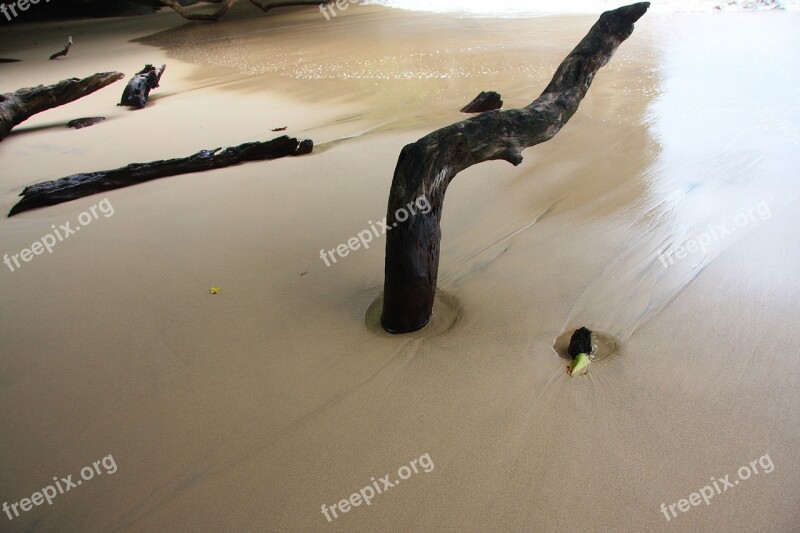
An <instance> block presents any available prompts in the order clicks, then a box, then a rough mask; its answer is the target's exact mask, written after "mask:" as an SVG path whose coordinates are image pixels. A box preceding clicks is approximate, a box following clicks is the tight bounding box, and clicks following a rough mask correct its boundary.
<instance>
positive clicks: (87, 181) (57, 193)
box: [8, 135, 314, 217]
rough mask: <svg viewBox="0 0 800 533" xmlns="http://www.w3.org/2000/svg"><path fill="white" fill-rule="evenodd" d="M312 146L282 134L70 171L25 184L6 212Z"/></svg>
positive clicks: (299, 151)
mask: <svg viewBox="0 0 800 533" xmlns="http://www.w3.org/2000/svg"><path fill="white" fill-rule="evenodd" d="M313 148H314V143H313V141H311V140H310V139H306V140H303V141H298V140H297V139H295V138H292V137H288V136H285V135H284V136H283V137H278V138H276V139H272V140H271V141H266V142H250V143H244V144H240V145H239V146H233V147H230V148H226V149H224V150H222V149H221V148H214V149H212V150H200V151H199V152H197V153H196V154H194V155H190V156H189V157H183V158H179V159H167V160H164V161H153V162H150V163H132V164H130V165H128V166H126V167H122V168H117V169H114V170H101V171H99V172H89V173H81V174H73V175H71V176H67V177H64V178H61V179H57V180H53V181H45V182H42V183H37V184H35V185H31V186H29V187H25V189H24V190H23V191H22V193H21V194H20V196H22V200H20V201H19V202H18V203H17V205H15V206H14V207H12V208H11V211H10V212H9V213H8V216H10V217H11V216H14V215H16V214H17V213H21V212H23V211H27V210H28V209H33V208H36V207H44V206H48V205H56V204H60V203H62V202H68V201H70V200H75V199H77V198H83V197H84V196H90V195H92V194H97V193H101V192H105V191H110V190H113V189H120V188H122V187H128V186H130V185H135V184H137V183H143V182H146V181H151V180H154V179H158V178H164V177H167V176H177V175H179V174H189V173H192V172H202V171H204V170H212V169H216V168H224V167H229V166H233V165H238V164H239V163H243V162H245V161H263V160H266V159H277V158H280V157H286V156H298V155H305V154H308V153H310V152H311V151H312V150H313Z"/></svg>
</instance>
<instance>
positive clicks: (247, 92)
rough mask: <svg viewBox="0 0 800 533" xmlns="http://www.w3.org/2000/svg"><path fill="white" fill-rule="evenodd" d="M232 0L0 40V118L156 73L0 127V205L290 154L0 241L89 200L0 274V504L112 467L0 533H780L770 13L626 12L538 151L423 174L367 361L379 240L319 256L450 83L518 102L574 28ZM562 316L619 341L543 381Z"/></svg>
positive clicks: (786, 71)
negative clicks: (429, 296)
mask: <svg viewBox="0 0 800 533" xmlns="http://www.w3.org/2000/svg"><path fill="white" fill-rule="evenodd" d="M240 4H242V5H237V6H236V7H235V8H234V9H233V10H232V11H231V13H230V14H229V16H226V18H225V19H224V20H222V21H220V22H219V23H215V24H198V23H188V22H186V21H184V20H183V19H181V18H180V17H178V16H177V15H176V14H174V13H173V12H170V11H169V10H162V11H161V12H159V13H158V14H155V15H152V16H145V17H133V18H124V19H102V20H76V21H66V22H64V21H59V22H39V23H23V22H18V23H14V24H8V25H5V26H4V27H3V28H2V32H1V33H0V57H9V58H15V59H20V60H21V61H19V62H16V63H6V64H0V73H2V74H1V75H0V93H6V92H11V91H14V90H16V89H19V88H21V87H26V86H34V85H38V84H49V83H55V82H57V81H59V80H62V79H65V78H70V77H83V76H88V75H90V74H92V73H95V72H105V71H112V70H118V71H121V72H124V73H125V74H126V78H127V77H130V76H131V75H133V74H134V73H135V72H137V71H138V70H140V69H141V68H142V66H144V65H145V64H146V63H150V64H154V65H159V66H160V65H161V64H166V65H167V70H166V72H165V74H164V77H163V79H162V80H161V87H159V88H157V89H156V90H154V91H153V93H152V98H151V102H150V104H149V105H148V107H147V108H145V109H143V110H139V111H132V110H129V109H127V108H124V107H116V103H118V101H119V95H120V94H121V93H122V89H123V87H124V86H123V83H124V82H118V83H116V84H114V85H112V86H110V87H108V88H106V89H103V90H101V91H98V92H97V93H95V94H92V95H90V96H87V97H85V98H82V99H80V100H77V101H76V102H74V103H71V104H69V105H66V106H63V107H59V108H56V109H53V110H50V111H46V112H44V113H41V114H38V115H35V116H34V117H32V118H31V119H29V120H27V121H26V122H24V123H23V124H21V125H19V126H17V127H16V128H15V129H14V130H13V132H12V134H11V135H9V136H8V137H7V138H6V139H4V140H3V141H2V142H0V158H2V173H1V174H0V176H2V182H1V183H0V204H1V205H0V208H2V209H3V210H4V212H7V211H8V210H9V209H10V208H11V207H12V206H13V205H14V204H15V203H16V201H17V199H18V195H19V193H20V192H21V191H22V189H23V188H24V187H26V186H28V185H31V184H34V183H37V182H41V181H45V180H51V179H56V178H59V177H62V176H67V175H69V174H73V173H77V172H88V171H94V170H102V169H111V168H117V167H121V166H124V165H127V164H129V163H133V162H145V161H154V160H159V159H168V158H172V157H179V156H187V155H190V154H192V153H195V152H197V151H199V150H202V149H210V148H216V147H227V146H234V145H238V144H241V143H244V142H249V141H256V140H262V141H263V140H268V139H271V138H274V137H277V136H279V135H283V134H284V133H285V134H287V135H291V136H293V137H297V138H298V139H312V140H313V141H314V143H315V149H314V152H313V153H312V154H309V155H306V156H302V157H290V158H284V159H278V160H274V161H265V162H253V163H246V164H242V165H239V166H236V167H232V168H228V169H220V170H212V171H208V172H203V173H197V174H188V175H182V176H175V177H169V178H163V179H159V180H155V181H152V182H149V183H145V184H141V185H136V186H132V187H128V188H123V189H118V190H114V191H109V192H107V193H103V194H100V195H96V196H89V197H86V198H82V199H79V200H75V201H71V202H66V203H62V204H59V205H55V206H52V207H46V208H41V209H36V210H31V211H29V212H26V213H22V214H19V215H16V216H14V217H11V218H7V217H3V218H2V220H0V243H2V247H1V249H0V254H8V255H14V254H17V253H19V252H20V250H23V249H25V248H27V247H30V246H31V244H32V243H34V242H36V241H37V240H40V239H41V238H42V237H43V236H45V235H46V234H49V233H51V232H53V231H54V226H55V227H59V226H60V225H63V224H65V223H66V222H68V221H72V225H73V226H75V225H76V224H78V222H77V221H78V219H79V216H80V214H81V213H82V212H86V211H89V210H90V209H91V208H92V207H93V206H96V205H98V204H99V202H101V201H104V200H107V203H106V204H104V205H105V206H113V214H108V213H110V212H111V211H112V210H111V209H106V210H105V211H102V212H100V211H98V213H99V216H98V217H95V219H94V220H92V222H91V223H90V224H81V226H82V227H81V231H80V232H79V233H75V234H72V235H70V236H69V238H68V239H65V240H64V241H63V242H60V241H59V242H58V244H57V245H56V246H54V247H53V251H52V253H48V252H45V253H43V254H41V255H37V256H35V257H33V259H32V260H30V261H29V262H24V263H22V264H21V266H20V267H18V268H14V270H13V271H12V270H11V269H10V268H8V267H7V266H6V265H0V269H2V270H3V271H2V273H1V274H0V282H1V283H2V293H3V305H2V306H0V406H2V409H1V410H0V425H2V428H3V430H2V431H0V451H1V452H2V454H1V455H2V460H1V465H2V468H1V469H0V471H2V474H0V503H2V502H4V501H7V502H9V503H12V502H18V501H19V500H21V499H22V498H30V497H31V495H32V494H33V493H34V492H36V491H39V490H41V489H42V488H43V487H45V486H47V485H48V484H51V483H53V481H52V480H53V477H54V476H56V477H57V478H59V479H62V478H64V477H66V476H67V475H69V474H72V476H73V480H78V479H81V476H80V472H81V471H82V468H84V467H86V466H87V465H92V464H93V462H95V461H97V460H100V459H102V458H105V457H108V456H113V461H114V465H115V468H113V470H114V472H113V473H112V472H111V470H112V469H109V468H108V466H107V464H103V463H101V466H100V467H95V468H94V470H95V474H94V475H93V476H92V479H91V480H84V481H83V483H82V484H81V485H80V486H76V487H73V488H72V489H71V490H69V491H66V492H64V493H63V494H62V493H60V492H59V494H58V496H57V497H55V498H54V499H53V501H52V505H49V504H48V503H47V502H44V503H43V504H42V505H38V506H35V507H33V508H32V509H31V510H30V511H27V512H21V513H20V514H19V516H14V514H13V512H12V513H11V516H13V519H9V518H8V517H7V516H6V514H0V531H686V532H696V531H771V532H794V531H797V530H798V528H800V505H798V503H800V496H798V494H800V491H798V488H800V481H798V480H800V455H798V453H797V449H798V446H800V414H798V413H800V396H799V395H798V394H797V391H798V387H800V366H798V365H795V364H794V361H795V359H796V358H797V354H796V353H795V352H794V350H793V348H792V346H793V343H794V342H797V341H800V334H799V333H798V331H797V328H796V327H795V324H794V321H795V319H796V317H797V301H798V296H800V281H799V280H798V277H797V264H798V262H800V235H798V232H797V231H796V228H798V227H799V225H800V211H798V209H797V205H798V204H797V200H798V197H800V184H798V182H797V176H798V171H799V170H800V155H798V154H799V153H800V151H798V145H800V127H799V125H800V106H798V103H799V102H800V92H798V89H797V88H798V87H800V74H798V72H797V68H796V65H797V63H798V59H799V58H800V33H798V31H797V27H798V22H800V13H796V12H772V11H770V12H752V13H659V12H655V13H648V14H647V15H645V16H644V17H643V18H642V19H641V20H640V21H639V22H638V23H637V27H636V31H635V32H634V34H633V35H632V36H631V37H630V39H628V40H627V41H626V42H624V43H623V44H622V45H621V46H620V48H619V50H618V52H617V53H616V55H615V56H614V58H613V59H612V60H611V62H610V63H609V64H608V65H607V66H605V67H604V68H603V69H601V70H600V72H599V73H598V75H597V77H596V78H595V80H594V82H593V85H592V87H591V89H590V90H589V93H588V95H587V97H586V98H585V100H584V101H583V102H582V104H581V106H580V109H579V111H578V112H577V113H576V114H575V116H574V117H573V118H572V119H571V120H570V122H569V123H568V124H567V125H566V127H565V128H564V129H563V130H562V131H561V132H560V133H559V134H558V135H557V136H556V137H555V138H554V139H553V140H551V141H549V142H546V143H543V144H541V145H538V146H536V147H533V148H530V149H527V150H525V151H524V153H523V155H524V156H525V159H524V162H523V163H522V164H521V165H519V166H516V167H514V166H512V165H509V164H508V163H506V162H503V161H494V162H489V163H483V164H481V165H477V166H474V167H472V168H470V169H468V170H466V171H464V172H462V173H461V174H460V175H459V176H458V177H457V178H456V179H455V180H454V182H453V183H452V185H451V186H450V188H449V191H448V195H447V201H446V202H445V204H446V205H445V209H444V216H443V220H442V246H441V263H440V267H439V284H438V288H439V295H440V298H439V300H438V301H437V307H436V308H435V310H434V319H433V321H432V323H431V324H430V325H429V326H428V327H426V328H425V329H423V330H421V331H419V332H416V333H412V334H407V335H400V336H393V335H389V334H386V333H384V332H382V331H381V330H380V328H379V326H377V324H376V316H375V313H374V309H375V306H374V305H373V304H374V302H376V300H378V299H379V298H380V296H381V292H382V288H383V275H384V247H385V236H376V237H375V239H374V241H373V242H372V243H371V245H370V247H369V248H368V249H364V248H362V249H359V250H357V251H351V252H350V253H349V254H348V255H347V256H346V257H340V258H339V259H338V261H337V262H336V263H335V264H330V266H328V265H327V264H326V262H325V261H323V260H322V259H321V257H320V251H321V250H322V251H325V250H331V249H334V248H336V247H337V246H338V245H339V244H340V243H344V242H347V241H348V239H350V238H351V237H353V236H356V235H358V234H359V232H361V231H362V230H365V229H367V228H370V227H371V224H373V223H375V222H377V221H378V220H381V219H382V217H384V216H385V215H386V206H387V199H388V194H389V187H390V184H391V180H392V175H393V171H394V169H395V165H396V164H397V160H398V155H399V154H400V151H401V149H402V148H403V147H404V146H405V145H406V144H408V143H411V142H414V141H416V140H417V139H419V138H421V137H423V136H424V135H426V134H428V133H430V132H431V131H434V130H436V129H438V128H441V127H444V126H446V125H449V124H451V123H454V122H457V121H460V120H463V119H464V118H465V115H464V114H462V113H459V109H460V108H461V107H463V106H464V105H465V104H466V103H467V102H469V101H470V100H471V99H472V98H473V97H474V96H475V95H477V94H478V93H479V92H480V91H488V90H494V91H498V92H499V93H500V94H502V96H503V100H504V102H505V104H504V108H505V109H514V108H519V107H523V106H526V105H528V104H529V103H530V102H532V101H533V100H534V99H536V98H537V97H538V96H539V94H540V93H541V91H542V89H543V88H544V87H545V86H546V85H547V83H548V82H549V80H550V78H551V77H552V75H553V72H554V70H555V69H556V67H557V66H558V65H559V63H560V62H561V60H562V59H563V58H564V57H565V56H566V55H567V54H568V53H569V52H570V51H571V50H572V49H573V48H574V46H575V45H576V44H577V43H578V41H579V40H580V39H581V38H582V37H583V36H584V35H585V34H586V32H587V31H588V30H589V28H590V27H591V26H592V24H593V23H594V22H595V21H596V19H597V15H587V14H575V15H569V16H547V17H529V18H514V17H504V18H491V17H483V18H470V17H461V16H458V15H457V14H453V13H423V12H412V11H402V10H397V9H389V8H385V7H381V6H371V5H357V4H354V5H351V6H350V7H349V8H348V9H347V10H346V11H344V12H340V13H339V15H338V16H337V17H336V18H333V19H331V20H327V19H326V18H325V17H323V16H322V15H321V14H320V12H319V10H317V9H316V8H314V7H312V8H297V9H288V10H280V11H275V12H274V13H270V14H268V15H263V14H261V13H260V12H259V11H258V10H255V9H254V8H252V6H249V5H244V3H240ZM67 35H72V36H73V38H74V40H75V45H74V46H73V48H72V49H71V51H70V53H69V55H68V56H67V57H65V58H62V59H61V60H58V61H48V60H47V57H48V56H49V54H51V53H52V52H54V51H56V50H58V49H59V48H60V47H62V46H63V43H64V38H65V37H66V36H67ZM91 116H105V117H106V120H105V121H103V122H102V123H100V124H97V125H95V126H92V127H90V128H84V129H80V130H72V129H69V128H67V127H66V126H65V124H66V123H67V122H68V121H69V120H72V119H75V118H79V117H91ZM283 127H286V128H287V129H286V130H285V131H281V132H273V131H272V130H274V129H279V128H283ZM690 243H695V244H694V245H691V244H690ZM691 250H694V251H691ZM792 273H794V274H792ZM212 287H213V288H219V289H220V290H219V292H218V294H211V292H210V290H209V289H210V288H212ZM580 326H587V327H589V328H591V329H593V330H597V331H599V332H603V333H604V334H607V335H608V336H609V337H610V338H613V339H614V340H615V342H616V343H617V344H618V346H617V350H616V353H614V354H613V355H611V356H610V357H607V358H604V359H602V360H598V361H595V362H594V363H592V365H591V368H590V371H589V374H588V375H585V376H575V377H570V376H569V375H568V374H567V371H566V369H567V365H568V361H567V360H566V359H564V358H563V357H561V356H559V354H558V353H557V350H555V349H554V343H555V344H558V343H556V342H555V341H556V339H557V338H560V337H562V336H563V335H564V334H568V333H569V332H571V331H573V330H574V329H576V328H577V327H580ZM562 355H563V354H562ZM423 457H427V459H423ZM765 457H766V459H765ZM412 461H416V462H415V463H413V466H412ZM406 465H407V466H408V468H409V469H410V470H405V469H404V470H403V472H405V473H408V474H409V476H408V478H407V479H401V477H405V475H404V474H403V473H401V471H400V469H401V467H404V466H406ZM769 465H772V467H770V466H769ZM742 467H747V468H748V469H749V470H750V471H751V472H752V471H753V470H756V471H757V472H758V473H752V474H751V475H750V476H747V477H745V476H743V475H742V474H741V473H742V472H743V471H742V470H741V468H742ZM101 472H102V473H101ZM386 475H389V478H388V481H389V482H390V483H391V484H392V486H391V487H388V486H386V485H384V484H383V483H381V482H380V479H381V478H385V476H386ZM725 476H730V482H731V483H732V484H733V487H731V488H727V487H726V490H724V491H721V490H718V489H717V488H716V487H714V480H720V479H722V478H724V477H725ZM373 478H374V479H373ZM712 478H713V479H712ZM84 479H85V478H84ZM734 481H736V482H735V483H734ZM705 486H711V487H714V493H713V497H711V498H707V502H706V501H701V502H700V503H699V504H697V505H695V504H694V503H690V506H689V507H688V508H687V510H686V511H683V510H682V509H681V508H682V507H686V506H684V505H682V504H680V503H678V502H680V501H681V500H683V499H686V500H687V501H688V500H689V498H690V495H691V494H693V493H696V492H697V493H698V494H699V493H700V491H701V489H702V488H703V487H705ZM365 487H372V489H373V492H374V493H375V494H374V495H373V496H372V497H371V501H370V502H369V504H367V502H366V501H365V499H366V496H368V495H369V491H365V492H364V493H362V492H360V491H362V490H363V489H365ZM379 489H380V492H379ZM352 494H359V495H360V496H361V497H360V498H355V499H353V500H351V499H350V496H351V495H352ZM344 499H348V501H349V502H353V501H360V503H359V505H355V503H350V504H349V505H344V506H338V505H337V504H338V503H339V502H340V501H343V500H344ZM662 504H664V506H665V508H666V509H667V512H664V511H663V510H662ZM670 505H672V506H673V507H672V511H670V510H669V509H670V507H669V506H670ZM330 506H335V507H336V509H338V510H337V516H336V517H334V516H333V513H332V512H330V511H328V512H327V513H326V512H325V509H326V508H328V509H330ZM343 507H350V508H349V510H348V511H346V512H345V511H343V510H342V508H343Z"/></svg>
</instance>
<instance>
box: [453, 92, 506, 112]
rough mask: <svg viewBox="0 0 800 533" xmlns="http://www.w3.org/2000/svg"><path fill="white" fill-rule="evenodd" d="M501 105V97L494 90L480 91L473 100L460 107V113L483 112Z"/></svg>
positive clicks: (498, 107)
mask: <svg viewBox="0 0 800 533" xmlns="http://www.w3.org/2000/svg"><path fill="white" fill-rule="evenodd" d="M501 107H503V98H502V97H501V96H500V93H496V92H494V91H489V92H486V91H482V92H481V94H479V95H478V96H476V97H475V99H474V100H473V101H471V102H470V103H468V104H467V105H466V106H464V108H462V109H461V112H462V113H484V112H486V111H494V110H495V109H500V108H501Z"/></svg>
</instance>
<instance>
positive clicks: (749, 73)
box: [565, 15, 800, 340]
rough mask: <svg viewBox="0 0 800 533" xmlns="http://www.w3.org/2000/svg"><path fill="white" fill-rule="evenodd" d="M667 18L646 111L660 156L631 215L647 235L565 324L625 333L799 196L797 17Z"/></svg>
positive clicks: (631, 221)
mask: <svg viewBox="0 0 800 533" xmlns="http://www.w3.org/2000/svg"><path fill="white" fill-rule="evenodd" d="M660 20H661V24H660V26H659V27H658V29H657V34H658V35H659V37H658V38H657V39H656V42H660V43H662V44H661V47H660V48H661V53H662V54H663V60H662V63H663V65H664V67H663V70H662V72H663V75H664V81H663V86H662V90H661V96H660V97H659V98H657V99H656V100H655V101H654V103H653V105H652V106H651V107H650V109H649V117H648V122H649V123H650V125H651V126H650V130H651V133H652V135H654V136H655V138H656V139H657V141H658V143H659V145H660V155H659V157H658V159H657V160H656V161H655V162H654V164H653V165H652V166H651V167H650V168H649V169H648V172H647V174H646V176H645V177H646V184H647V189H648V190H647V194H646V195H645V197H644V201H643V202H642V203H641V204H640V205H639V206H638V208H637V209H635V210H632V212H631V213H629V214H628V216H627V220H626V222H627V224H628V225H629V226H630V227H631V228H638V229H639V230H640V231H641V232H642V237H641V238H638V239H636V240H635V241H634V242H633V243H632V245H631V246H630V247H629V248H628V249H627V251H626V252H625V253H624V254H623V255H622V256H621V257H619V258H618V259H617V260H616V261H615V262H613V263H612V264H610V265H608V266H607V268H606V270H605V273H604V274H603V275H602V276H601V277H600V279H598V280H597V281H596V282H595V283H594V284H592V286H590V287H589V288H588V289H587V290H586V291H585V293H584V295H583V297H582V298H581V300H580V301H579V302H578V303H577V305H576V306H575V308H574V309H573V311H572V314H571V316H570V318H569V320H568V324H567V326H566V327H565V330H566V329H569V328H574V327H577V326H579V325H583V324H584V323H589V324H592V325H594V326H595V327H598V328H600V329H603V330H605V331H608V332H610V333H611V334H613V335H615V336H616V337H617V338H619V339H621V340H625V339H627V338H628V337H629V336H630V335H631V334H632V333H633V332H634V331H635V330H636V329H637V328H638V327H640V326H641V325H642V324H644V322H646V321H647V320H648V319H649V318H651V317H652V316H654V315H655V314H656V313H658V312H659V311H660V310H661V309H663V307H664V306H665V305H666V304H667V303H669V302H670V301H671V300H672V299H673V298H675V297H676V296H677V295H678V293H680V291H681V290H683V289H684V288H685V287H686V286H687V285H688V284H689V283H690V282H691V281H692V280H693V279H694V278H695V277H696V276H697V275H698V274H699V273H700V272H701V271H702V270H703V269H704V268H705V267H707V266H708V265H709V264H710V263H711V262H712V261H713V260H714V259H716V258H717V257H719V255H720V254H721V253H722V252H723V251H724V250H726V249H727V248H729V247H731V246H734V245H735V244H736V242H737V240H738V239H739V238H740V237H742V236H743V235H745V234H746V233H747V232H748V231H749V230H750V229H752V228H755V227H757V226H759V225H766V224H770V223H771V220H770V219H771V218H772V216H773V215H774V214H776V213H777V212H778V211H780V210H781V209H783V208H784V207H786V206H787V205H788V204H790V203H792V202H794V201H796V200H797V198H798V196H800V183H798V180H797V178H798V168H800V165H798V160H799V159H800V158H799V157H798V149H797V146H798V124H800V106H798V104H800V90H798V87H800V74H798V72H797V69H796V68H795V66H796V65H797V62H798V50H800V36H799V35H798V33H797V32H796V31H795V30H794V29H793V28H794V27H795V26H796V23H797V17H795V16H787V17H768V18H767V17H749V16H746V15H744V16H740V15H735V16H727V17H726V18H725V19H719V18H713V17H696V16H695V17H683V16H678V15H676V16H672V17H668V18H663V19H660ZM689 34H691V35H692V39H688V38H684V37H685V36H687V35H689ZM743 35H747V36H748V37H747V39H743V38H742V36H743ZM698 43H700V44H701V46H700V47H699V48H698ZM761 235H766V234H764V233H761ZM776 246H778V247H780V246H781V245H780V243H779V242H776ZM743 274H744V275H745V276H746V277H753V276H759V272H758V271H747V272H745V273H743Z"/></svg>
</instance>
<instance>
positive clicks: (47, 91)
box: [0, 72, 124, 141]
mask: <svg viewBox="0 0 800 533" xmlns="http://www.w3.org/2000/svg"><path fill="white" fill-rule="evenodd" d="M123 77H124V76H123V74H122V73H121V72H101V73H98V74H94V75H92V76H89V77H88V78H84V79H82V80H79V79H78V78H72V79H69V80H64V81H60V82H58V83H56V84H55V85H47V86H45V85H39V86H38V87H31V88H27V89H20V90H18V91H16V92H13V93H6V94H0V141H2V140H3V139H4V138H5V137H6V136H7V135H8V134H9V132H11V129H12V128H14V127H15V126H17V125H18V124H20V123H22V122H24V121H26V120H28V119H29V118H31V117H32V116H33V115H35V114H36V113H41V112H42V111H47V110H48V109H52V108H54V107H58V106H62V105H64V104H68V103H70V102H73V101H75V100H77V99H79V98H83V97H84V96H86V95H89V94H92V93H93V92H95V91H98V90H100V89H102V88H103V87H105V86H107V85H111V84H112V83H114V82H115V81H118V80H121V79H122V78H123Z"/></svg>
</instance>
